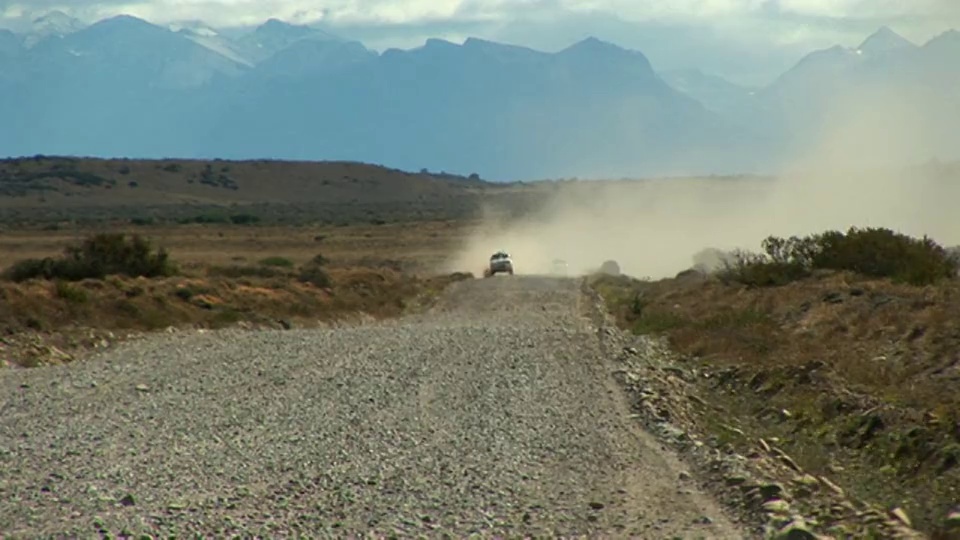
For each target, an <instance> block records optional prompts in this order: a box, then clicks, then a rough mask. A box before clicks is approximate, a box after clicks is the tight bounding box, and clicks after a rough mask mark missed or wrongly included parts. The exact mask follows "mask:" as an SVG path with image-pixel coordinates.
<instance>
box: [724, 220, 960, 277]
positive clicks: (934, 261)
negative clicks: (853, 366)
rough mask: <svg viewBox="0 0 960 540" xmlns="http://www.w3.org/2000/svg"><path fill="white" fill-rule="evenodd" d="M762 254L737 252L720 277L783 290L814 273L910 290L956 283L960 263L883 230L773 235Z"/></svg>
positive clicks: (928, 243) (925, 242) (928, 244)
mask: <svg viewBox="0 0 960 540" xmlns="http://www.w3.org/2000/svg"><path fill="white" fill-rule="evenodd" d="M762 247H763V251H764V253H762V254H757V253H747V252H734V253H733V257H732V258H733V260H732V261H731V260H727V261H724V263H723V268H722V269H721V270H720V276H721V278H724V279H728V280H731V281H736V282H739V283H744V284H746V285H754V286H776V285H784V284H786V283H790V282H792V281H796V280H798V279H802V278H804V277H806V276H808V275H810V273H811V272H813V271H814V270H838V271H850V272H856V273H858V274H861V275H864V276H870V277H877V278H889V279H892V280H893V281H896V282H901V283H909V284H911V285H928V284H931V283H935V282H937V281H939V280H941V279H950V278H954V277H956V275H957V270H958V268H960V258H958V257H956V256H955V255H953V254H951V253H950V252H948V251H947V250H946V249H944V248H943V247H942V246H940V245H939V244H937V243H936V242H934V241H933V240H931V239H930V238H928V237H926V236H924V237H923V238H913V237H910V236H907V235H904V234H901V233H897V232H894V231H892V230H890V229H884V228H866V229H858V228H856V227H852V228H850V229H849V230H848V231H847V232H846V233H842V232H839V231H827V232H824V233H821V234H816V235H811V236H807V237H804V238H798V237H796V236H793V237H790V238H779V237H776V236H770V237H768V238H767V239H765V240H764V241H763V244H762Z"/></svg>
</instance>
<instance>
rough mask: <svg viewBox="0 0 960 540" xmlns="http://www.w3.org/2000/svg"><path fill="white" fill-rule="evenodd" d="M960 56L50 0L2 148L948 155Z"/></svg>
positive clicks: (913, 158) (526, 163)
mask: <svg viewBox="0 0 960 540" xmlns="http://www.w3.org/2000/svg"><path fill="white" fill-rule="evenodd" d="M958 66H960V33H958V32H956V31H949V32H946V33H943V34H941V35H939V36H936V37H935V38H933V39H931V40H930V41H928V42H927V43H925V44H923V45H916V44H913V43H911V42H910V41H908V40H906V39H904V38H902V37H901V36H899V35H897V34H896V33H895V32H893V30H891V29H889V28H886V27H884V28H881V29H880V30H878V31H877V32H876V33H874V34H873V35H871V36H870V37H868V38H867V39H866V40H865V41H864V42H863V43H862V44H861V45H859V46H858V47H854V48H847V47H841V46H836V47H833V48H830V49H826V50H821V51H814V52H811V53H810V54H809V55H807V56H806V57H804V58H802V59H801V60H800V61H799V62H798V63H797V64H796V65H795V66H794V67H793V68H792V69H790V70H788V71H787V72H785V73H783V74H782V75H781V76H780V77H779V78H777V79H776V80H775V81H773V82H772V83H771V84H769V85H767V86H764V87H759V88H744V87H741V86H738V85H736V84H733V83H731V82H729V81H726V80H724V79H723V78H722V77H719V76H716V75H713V74H707V73H703V72H700V71H698V70H695V69H691V70H685V71H665V72H662V73H661V72H658V71H657V70H655V69H654V67H653V66H652V65H651V63H650V62H649V60H648V59H647V58H646V56H644V54H643V53H642V52H640V51H635V50H628V49H625V48H622V47H619V46H617V45H615V44H612V43H608V42H604V41H601V40H598V39H595V38H587V39H584V40H581V41H579V42H577V43H574V44H572V45H570V46H569V47H567V48H565V49H563V50H560V51H557V52H553V53H547V52H541V51H537V50H533V49H530V48H526V47H521V46H515V45H508V44H502V43H495V42H491V41H486V40H482V39H478V38H469V39H467V40H466V41H464V42H463V43H462V44H456V43H452V42H449V41H444V40H440V39H429V40H427V41H426V42H425V43H424V44H423V46H421V47H417V48H413V49H409V50H400V49H388V50H385V51H382V52H376V51H373V50H371V49H369V48H367V47H366V46H364V45H363V44H362V43H360V42H358V41H355V40H351V39H346V38H343V37H340V36H337V35H334V34H332V33H330V32H328V31H325V30H324V29H322V28H319V27H314V26H302V25H293V24H288V23H285V22H282V21H279V20H276V19H271V20H268V21H266V22H265V23H263V24H262V25H260V26H258V27H256V28H254V29H252V30H250V31H247V32H229V31H224V30H220V29H215V28H211V27H210V26H208V25H206V24H204V23H203V22H201V21H191V22H185V23H179V24H176V25H167V26H161V25H156V24H151V23H149V22H147V21H144V20H142V19H138V18H135V17H131V16H125V15H123V16H117V17H112V18H109V19H105V20H102V21H99V22H97V23H95V24H92V25H84V24H82V23H80V22H79V21H77V20H75V19H72V18H70V17H68V16H66V15H64V14H63V13H59V12H53V13H51V14H48V15H47V16H44V17H42V18H40V19H37V20H36V21H34V24H33V25H31V26H30V27H29V28H24V29H21V30H20V31H18V32H17V33H14V32H11V31H5V30H0V115H2V116H0V117H2V118H4V119H5V122H4V128H3V129H2V130H0V155H5V156H22V155H34V154H48V155H51V154H55V155H84V156H100V157H138V158H161V157H180V158H224V159H254V158H272V159H299V160H351V161H363V162H368V163H378V164H384V165H387V166H390V167H397V168H404V169H408V170H417V169H421V168H429V169H432V170H446V171H449V172H455V173H459V174H470V173H478V174H480V175H481V176H482V177H484V178H488V179H493V180H514V179H535V178H546V177H553V178H556V177H570V176H580V177H600V176H606V177H620V176H652V175H681V174H711V173H716V174H723V173H751V172H769V171H775V170H779V169H780V168H782V167H784V166H785V164H788V163H810V162H814V161H817V160H820V159H825V160H833V161H835V162H836V161H839V162H843V164H880V163H901V162H923V161H926V160H930V159H940V160H951V159H956V158H958V157H960V130H957V129H956V127H955V126H956V125H958V121H960V92H957V91H956V89H957V88H960V67H958ZM848 162H849V163H848Z"/></svg>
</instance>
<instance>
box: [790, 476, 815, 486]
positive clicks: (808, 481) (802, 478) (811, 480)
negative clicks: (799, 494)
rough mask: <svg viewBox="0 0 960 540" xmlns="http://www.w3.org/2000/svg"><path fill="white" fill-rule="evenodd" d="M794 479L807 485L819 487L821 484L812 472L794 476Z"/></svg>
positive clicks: (802, 484) (800, 483)
mask: <svg viewBox="0 0 960 540" xmlns="http://www.w3.org/2000/svg"><path fill="white" fill-rule="evenodd" d="M793 481H794V482H795V483H797V484H799V485H801V486H806V487H817V486H819V485H820V481H819V480H817V478H816V477H815V476H813V475H811V474H802V475H800V476H798V477H796V478H794V479H793Z"/></svg>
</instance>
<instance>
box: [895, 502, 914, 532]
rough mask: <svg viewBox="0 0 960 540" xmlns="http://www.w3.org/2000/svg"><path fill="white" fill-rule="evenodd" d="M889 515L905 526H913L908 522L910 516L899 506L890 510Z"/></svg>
mask: <svg viewBox="0 0 960 540" xmlns="http://www.w3.org/2000/svg"><path fill="white" fill-rule="evenodd" d="M890 515H891V516H893V517H895V518H897V521H899V522H900V523H903V524H904V525H906V526H907V527H913V524H911V523H910V516H908V515H907V513H906V512H905V511H904V510H903V508H900V507H899V506H898V507H896V508H894V509H893V510H891V511H890Z"/></svg>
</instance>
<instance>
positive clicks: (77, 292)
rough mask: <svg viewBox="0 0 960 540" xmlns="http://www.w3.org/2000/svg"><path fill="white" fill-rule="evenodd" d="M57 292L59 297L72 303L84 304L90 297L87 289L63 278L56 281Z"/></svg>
mask: <svg viewBox="0 0 960 540" xmlns="http://www.w3.org/2000/svg"><path fill="white" fill-rule="evenodd" d="M56 292H57V298H62V299H64V300H66V301H67V302H70V303H71V304H83V303H84V302H86V301H87V299H88V296H87V291H85V290H83V289H81V288H80V287H77V286H76V285H71V284H69V283H67V282H66V281H63V280H62V279H58V280H57V282H56Z"/></svg>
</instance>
